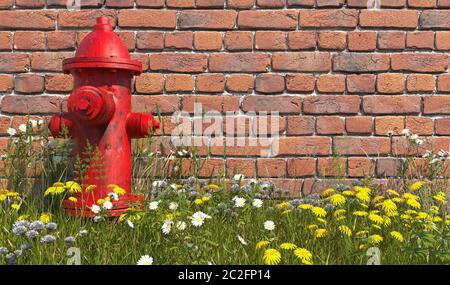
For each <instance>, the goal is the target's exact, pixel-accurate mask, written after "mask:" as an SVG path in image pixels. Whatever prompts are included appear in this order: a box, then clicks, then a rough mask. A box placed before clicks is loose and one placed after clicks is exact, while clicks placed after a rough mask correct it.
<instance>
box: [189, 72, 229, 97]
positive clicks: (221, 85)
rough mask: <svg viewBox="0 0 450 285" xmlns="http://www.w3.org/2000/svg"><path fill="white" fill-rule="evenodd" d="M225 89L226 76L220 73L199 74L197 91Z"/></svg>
mask: <svg viewBox="0 0 450 285" xmlns="http://www.w3.org/2000/svg"><path fill="white" fill-rule="evenodd" d="M224 90H225V76H224V75H223V74H220V73H216V74H213V73H209V74H200V75H198V76H197V84H196V91H197V92H206V93H208V92H209V93H220V92H223V91H224Z"/></svg>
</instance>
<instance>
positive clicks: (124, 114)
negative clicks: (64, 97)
mask: <svg viewBox="0 0 450 285" xmlns="http://www.w3.org/2000/svg"><path fill="white" fill-rule="evenodd" d="M63 65H64V67H63V69H64V72H66V73H71V74H72V75H73V78H74V91H73V92H72V94H71V95H70V97H69V99H68V101H67V109H68V112H67V113H64V114H61V115H55V116H53V117H52V118H51V119H50V122H49V129H50V131H51V132H52V134H53V136H55V137H58V136H61V135H63V134H64V130H67V131H68V135H69V136H70V137H71V138H72V140H73V145H74V149H73V151H74V155H75V156H76V157H78V158H80V161H81V162H82V163H85V164H86V165H85V166H84V167H85V171H81V172H80V173H79V176H80V177H79V179H80V180H81V181H80V182H81V183H82V184H83V186H84V187H85V188H86V187H89V186H90V185H95V187H92V186H91V187H89V188H93V190H92V191H86V189H85V188H84V189H83V190H82V192H81V193H79V194H78V195H77V196H76V198H77V202H75V203H74V202H72V201H69V200H65V201H64V202H63V206H64V210H65V212H66V213H67V214H70V215H82V216H93V215H94V213H92V212H91V211H90V207H91V206H92V205H93V204H95V203H96V202H97V200H98V199H103V198H105V197H107V195H108V194H109V193H111V192H112V187H111V186H112V185H117V186H119V187H121V188H123V189H124V190H125V195H123V196H120V198H119V200H118V201H112V202H113V208H112V209H110V210H109V211H108V214H109V215H113V216H117V215H120V214H121V213H123V212H124V211H125V210H126V209H127V208H129V206H130V204H131V203H133V202H137V201H139V200H142V196H138V195H131V139H132V138H143V137H146V136H147V135H148V134H149V133H151V131H152V130H153V129H156V128H159V123H158V122H157V121H155V120H154V119H153V117H152V115H150V114H143V113H132V112H131V82H132V79H133V76H134V75H138V74H140V72H141V71H142V64H141V63H140V62H139V61H133V60H131V59H130V55H129V53H128V50H127V48H126V47H125V45H124V44H123V43H122V41H121V40H120V38H119V37H118V36H117V35H116V34H115V33H114V32H113V29H112V26H111V24H110V22H109V19H108V18H106V17H100V18H98V19H97V24H96V25H95V27H94V31H93V32H92V33H90V34H89V35H87V36H86V37H85V38H84V40H83V41H82V42H81V44H80V45H79V47H78V49H77V52H76V55H75V57H74V58H69V59H66V60H65V61H64V63H63Z"/></svg>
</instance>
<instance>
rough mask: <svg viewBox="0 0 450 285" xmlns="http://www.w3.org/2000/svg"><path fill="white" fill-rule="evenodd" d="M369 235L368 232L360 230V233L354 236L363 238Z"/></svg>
mask: <svg viewBox="0 0 450 285" xmlns="http://www.w3.org/2000/svg"><path fill="white" fill-rule="evenodd" d="M368 234H369V231H368V230H362V231H358V232H357V233H356V234H355V235H356V236H357V237H363V236H367V235H368Z"/></svg>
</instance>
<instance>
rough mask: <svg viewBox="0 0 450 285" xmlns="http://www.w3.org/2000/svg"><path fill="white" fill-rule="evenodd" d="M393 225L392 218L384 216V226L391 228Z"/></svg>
mask: <svg viewBox="0 0 450 285" xmlns="http://www.w3.org/2000/svg"><path fill="white" fill-rule="evenodd" d="M391 223H392V220H391V218H389V217H388V216H384V217H383V225H385V226H387V227H388V226H390V225H391Z"/></svg>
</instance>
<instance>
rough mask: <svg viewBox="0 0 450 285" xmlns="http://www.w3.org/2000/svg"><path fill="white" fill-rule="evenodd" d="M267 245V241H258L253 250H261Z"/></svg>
mask: <svg viewBox="0 0 450 285" xmlns="http://www.w3.org/2000/svg"><path fill="white" fill-rule="evenodd" d="M269 243H270V242H269V241H268V240H262V241H259V242H258V243H256V245H255V249H261V248H263V247H265V246H267V245H268V244H269Z"/></svg>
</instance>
